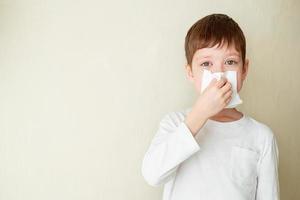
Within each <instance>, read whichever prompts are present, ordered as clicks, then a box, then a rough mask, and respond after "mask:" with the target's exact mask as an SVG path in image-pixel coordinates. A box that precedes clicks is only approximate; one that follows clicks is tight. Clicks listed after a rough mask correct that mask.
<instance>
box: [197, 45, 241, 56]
mask: <svg viewBox="0 0 300 200" xmlns="http://www.w3.org/2000/svg"><path fill="white" fill-rule="evenodd" d="M215 54H222V55H235V56H239V57H240V56H241V53H240V52H239V51H237V49H236V48H235V46H234V45H230V46H228V45H223V46H219V47H218V46H217V45H215V46H213V47H204V48H200V49H198V50H197V51H196V52H195V55H196V57H206V56H212V55H215Z"/></svg>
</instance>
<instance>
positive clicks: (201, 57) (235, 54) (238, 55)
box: [196, 52, 241, 61]
mask: <svg viewBox="0 0 300 200" xmlns="http://www.w3.org/2000/svg"><path fill="white" fill-rule="evenodd" d="M233 55H234V56H237V57H241V56H240V54H239V53H236V52H230V53H227V54H226V56H233ZM210 57H212V56H210V55H204V56H201V55H199V56H198V57H197V59H196V60H197V61H199V60H201V59H203V58H210Z"/></svg>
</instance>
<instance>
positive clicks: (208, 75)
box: [201, 69, 243, 108]
mask: <svg viewBox="0 0 300 200" xmlns="http://www.w3.org/2000/svg"><path fill="white" fill-rule="evenodd" d="M221 76H225V77H226V78H227V80H228V81H229V82H230V83H231V89H232V95H231V97H232V98H231V100H230V102H229V103H228V104H227V106H226V107H225V108H234V107H236V106H237V105H239V104H242V103H243V101H242V100H241V98H240V96H239V94H238V92H237V74H236V71H225V72H215V73H212V72H211V71H210V70H207V69H204V71H203V76H202V83H201V93H202V92H203V91H204V90H205V88H206V87H207V86H208V85H209V83H210V82H211V81H212V79H213V78H217V80H220V78H221Z"/></svg>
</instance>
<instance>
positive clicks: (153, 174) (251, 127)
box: [141, 108, 280, 200]
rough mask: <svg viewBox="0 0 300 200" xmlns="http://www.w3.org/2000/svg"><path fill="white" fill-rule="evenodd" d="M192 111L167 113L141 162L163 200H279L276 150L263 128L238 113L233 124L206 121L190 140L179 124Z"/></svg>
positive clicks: (271, 137)
mask: <svg viewBox="0 0 300 200" xmlns="http://www.w3.org/2000/svg"><path fill="white" fill-rule="evenodd" d="M190 110H191V108H187V109H183V110H181V111H174V112H169V113H167V114H166V115H165V116H163V118H162V119H161V121H160V124H159V127H158V130H157V132H156V134H155V136H154V138H153V139H152V141H151V143H150V146H149V148H148V150H147V152H146V153H145V156H144V158H143V161H142V170H141V172H142V175H143V177H144V179H145V180H146V181H147V183H148V184H150V185H152V186H161V185H164V191H163V198H162V199H163V200H279V199H280V190H279V178H278V164H279V151H278V146H277V142H276V138H275V135H274V134H273V132H272V130H271V129H270V128H269V127H268V126H267V125H265V124H263V123H261V122H258V121H256V120H254V119H253V118H251V117H250V116H246V115H245V114H243V117H242V118H241V119H239V120H236V121H231V122H219V121H214V120H210V119H208V120H207V122H206V123H205V124H204V126H203V127H202V128H201V129H200V130H199V132H198V133H197V134H196V135H195V136H193V135H192V133H191V131H190V129H189V128H188V127H187V125H186V124H185V123H184V119H185V117H186V115H187V113H188V112H189V111H190Z"/></svg>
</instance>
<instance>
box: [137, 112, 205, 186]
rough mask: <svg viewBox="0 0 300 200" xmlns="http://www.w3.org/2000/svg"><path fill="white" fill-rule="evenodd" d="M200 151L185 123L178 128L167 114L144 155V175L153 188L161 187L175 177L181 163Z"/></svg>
mask: <svg viewBox="0 0 300 200" xmlns="http://www.w3.org/2000/svg"><path fill="white" fill-rule="evenodd" d="M199 149H200V146H199V144H198V143H197V141H196V140H195V138H194V136H193V134H192V133H191V131H190V129H189V128H188V127H187V125H186V124H185V122H183V121H182V122H180V123H179V124H178V125H177V126H176V125H175V124H174V122H173V121H172V119H171V118H170V116H169V115H168V114H167V115H166V116H164V117H163V119H162V120H161V121H160V123H159V128H158V130H157V132H156V134H155V136H154V138H153V139H152V141H151V143H150V146H149V148H148V150H147V152H146V154H145V155H144V158H143V162H142V175H143V177H144V179H145V180H146V182H147V183H148V184H149V185H151V186H160V185H163V184H165V183H166V182H168V181H169V180H170V179H171V178H172V177H174V176H175V173H176V170H177V168H178V166H179V165H180V163H182V162H183V161H184V160H186V159H187V158H189V157H190V156H191V155H193V154H194V153H195V152H197V151H198V150H199Z"/></svg>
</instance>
